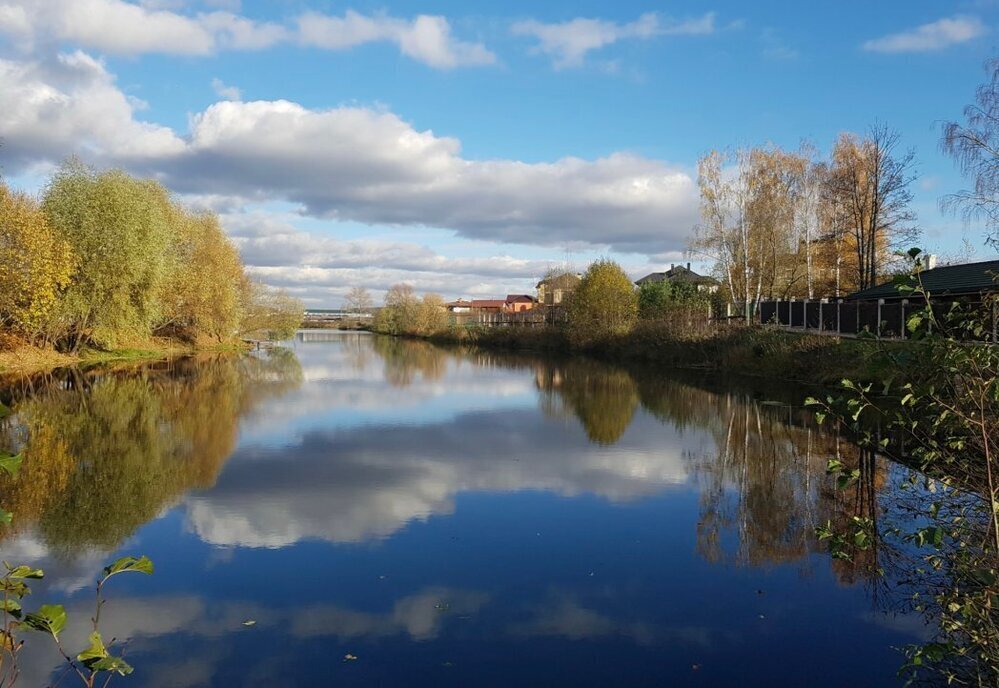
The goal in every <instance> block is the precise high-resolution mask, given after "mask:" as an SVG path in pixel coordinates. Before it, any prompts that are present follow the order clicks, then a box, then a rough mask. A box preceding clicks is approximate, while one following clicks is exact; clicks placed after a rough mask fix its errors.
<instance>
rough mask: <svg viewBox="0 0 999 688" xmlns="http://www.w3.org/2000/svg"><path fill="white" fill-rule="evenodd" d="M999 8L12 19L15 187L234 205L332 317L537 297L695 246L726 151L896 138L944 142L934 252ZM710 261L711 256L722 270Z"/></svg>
mask: <svg viewBox="0 0 999 688" xmlns="http://www.w3.org/2000/svg"><path fill="white" fill-rule="evenodd" d="M997 18H999V3H995V2H985V1H977V2H976V1H974V0H969V1H967V2H961V1H959V2H948V3H943V2H939V1H937V2H929V1H924V2H920V1H912V0H910V1H906V2H881V3H869V2H827V3H800V2H758V3H744V2H693V1H688V2H673V3H669V4H668V5H652V4H648V3H641V2H618V3H614V4H613V5H611V4H608V3H598V2H573V3H567V2H548V3H544V4H543V5H542V4H540V3H528V2H506V3H503V4H502V5H498V4H495V3H478V4H473V3H468V2H464V3H459V2H445V1H437V2H430V1H428V2H422V3H398V2H397V3H386V2H366V1H359V2H353V3H342V2H328V1H321V2H303V1H298V0H282V1H277V2H259V1H253V0H244V1H243V2H239V1H238V0H147V1H145V2H138V1H135V2H126V1H125V0H0V137H2V138H3V140H4V147H3V148H0V166H2V170H3V172H4V174H5V175H6V176H7V177H8V178H9V179H10V180H11V181H12V182H13V183H15V184H18V185H21V186H25V187H28V188H35V187H37V186H38V184H39V183H40V181H41V180H43V179H44V177H45V175H46V174H47V173H48V172H49V171H50V170H51V169H52V165H54V164H56V163H58V161H59V160H60V159H62V158H64V157H66V156H67V155H69V154H72V153H77V154H80V155H82V157H84V158H85V159H86V160H89V161H90V162H92V163H93V164H95V165H98V166H121V167H125V168H127V169H129V170H131V171H133V172H135V173H137V174H144V175H151V176H156V177H157V178H159V179H161V180H163V181H164V182H165V183H166V184H168V185H169V186H170V187H171V188H172V189H173V190H174V191H176V192H177V193H178V194H179V195H180V196H181V197H182V198H183V199H184V200H186V201H187V202H189V203H192V204H196V205H203V206H208V207H212V208H215V209H216V210H218V211H219V212H220V213H221V214H222V218H223V221H224V222H225V225H226V227H227V229H228V231H229V232H230V234H231V235H232V236H233V238H234V240H235V241H236V242H237V243H238V244H239V245H240V248H241V250H242V251H243V253H244V258H245V260H246V262H247V264H248V265H250V266H251V269H252V270H253V271H254V272H255V273H256V274H257V275H258V276H259V277H260V278H261V279H263V280H265V281H268V282H270V283H272V284H277V285H282V286H285V287H287V288H288V289H290V290H291V291H292V292H293V293H296V294H298V295H300V296H302V297H303V298H305V299H306V300H307V301H308V302H309V303H310V304H313V305H336V304H338V303H339V301H340V299H341V298H342V296H343V294H344V293H345V292H346V291H347V290H348V289H349V288H350V287H352V286H356V285H360V286H365V287H368V288H369V289H370V290H371V291H372V292H374V293H375V295H376V297H380V295H381V293H382V292H383V291H384V289H385V288H387V286H389V285H390V284H392V283H396V282H409V283H411V284H413V285H414V286H415V287H416V288H417V289H418V290H433V291H439V292H442V293H444V295H445V296H448V297H456V296H489V295H494V294H496V295H502V294H503V293H506V292H518V291H524V290H529V289H530V288H531V287H532V286H533V283H534V281H536V278H537V277H538V276H540V274H542V273H543V272H544V270H545V269H546V267H547V266H549V265H551V264H554V263H561V262H564V261H570V262H573V263H575V264H577V265H584V264H585V263H586V262H587V261H588V260H590V259H591V258H593V257H595V256H599V255H611V256H612V257H614V258H616V259H618V260H619V261H621V262H622V263H623V264H624V265H625V266H626V267H627V268H628V270H629V271H630V272H632V273H633V274H634V275H635V276H636V277H637V276H640V275H641V274H644V272H646V271H649V270H651V269H659V268H661V267H662V266H663V265H664V264H668V263H669V262H672V261H680V260H686V258H685V257H684V250H685V247H686V242H687V239H688V237H689V235H690V232H691V227H692V225H693V224H694V223H695V222H696V221H697V196H696V173H695V165H696V161H697V158H698V156H700V155H701V154H703V153H704V152H705V151H707V150H709V149H711V148H724V147H728V146H742V145H754V144H763V143H766V142H774V143H777V144H779V145H782V146H786V147H792V148H793V147H796V146H797V145H798V142H799V141H800V140H801V139H802V138H808V139H810V140H812V141H813V142H814V143H815V144H816V145H817V146H819V148H820V149H821V150H823V151H825V150H828V147H829V146H830V145H831V143H832V141H833V140H834V138H835V137H836V135H837V134H838V133H839V132H841V131H857V132H862V131H864V130H865V129H866V128H867V127H868V126H869V125H870V124H871V123H873V122H875V121H884V122H887V123H889V124H890V125H891V126H893V127H895V128H896V129H898V130H899V132H900V133H901V135H902V142H903V144H904V145H905V146H911V147H913V148H915V149H916V153H917V159H918V161H919V172H920V179H919V181H918V182H917V183H916V184H915V185H914V192H915V193H916V203H915V206H914V208H915V210H916V211H917V213H918V215H919V222H920V225H921V226H922V228H923V229H924V239H923V244H924V245H925V246H926V247H928V248H929V249H930V250H933V251H936V252H939V253H943V254H945V255H947V254H952V255H953V254H957V253H958V252H959V251H961V249H962V240H963V239H964V238H965V237H966V238H967V239H968V240H969V241H970V242H971V243H972V244H973V245H974V246H975V247H976V248H977V249H978V255H979V256H980V257H987V256H988V255H989V254H988V252H987V251H986V250H985V248H984V247H983V245H982V242H981V234H980V232H979V231H978V229H977V228H975V227H969V228H965V227H964V226H963V225H962V223H961V222H960V221H959V220H957V219H955V218H951V217H946V216H944V215H942V214H941V213H940V212H939V210H938V209H937V202H938V199H939V197H940V196H941V195H942V194H945V193H947V192H950V191H954V190H957V189H959V188H961V186H962V184H963V183H964V182H963V180H962V179H961V178H960V177H959V176H958V175H957V174H956V173H955V171H954V168H953V165H952V164H951V162H950V161H949V160H948V159H947V158H945V157H944V156H943V155H942V154H941V153H940V152H939V151H938V138H939V124H940V122H941V121H942V120H945V119H952V118H957V117H959V116H960V114H961V110H962V108H963V107H964V106H965V105H966V104H967V103H968V102H970V100H971V98H972V97H973V94H974V89H975V87H976V85H977V84H978V83H980V82H981V81H982V80H983V78H984V71H983V68H982V65H983V62H984V61H985V60H986V59H988V58H989V57H990V56H991V55H992V54H993V50H994V46H995V40H996V33H995V27H996V24H997ZM695 262H696V260H695Z"/></svg>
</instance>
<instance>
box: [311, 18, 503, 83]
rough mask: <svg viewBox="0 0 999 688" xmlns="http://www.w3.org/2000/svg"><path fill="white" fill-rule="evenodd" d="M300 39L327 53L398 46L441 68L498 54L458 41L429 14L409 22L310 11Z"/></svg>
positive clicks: (478, 62) (490, 61) (490, 60)
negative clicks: (377, 44) (380, 44)
mask: <svg viewBox="0 0 999 688" xmlns="http://www.w3.org/2000/svg"><path fill="white" fill-rule="evenodd" d="M298 39H299V41H300V42H301V43H302V44H304V45H308V46H313V47H317V48H324V49H326V50H347V49H349V48H353V47H355V46H358V45H362V44H364V43H374V42H389V43H395V44H396V45H397V46H398V47H399V50H400V52H402V54H403V55H406V56H408V57H411V58H413V59H415V60H418V61H419V62H423V63H425V64H428V65H430V66H431V67H437V68H439V69H451V68H453V67H458V66H471V65H488V64H493V63H495V62H496V55H494V54H493V53H492V52H490V51H489V50H488V49H487V48H486V47H485V46H484V45H482V44H481V43H466V42H464V41H459V40H456V39H455V38H454V37H453V36H452V35H451V25H450V24H449V23H448V21H447V19H445V18H444V17H436V16H428V15H419V16H417V17H416V18H414V19H412V20H405V19H399V18H396V17H391V16H389V15H387V14H376V15H373V16H365V15H362V14H359V13H358V12H354V11H352V10H347V12H346V13H345V14H344V15H343V16H342V17H337V16H329V15H325V14H320V13H318V12H307V13H305V14H303V15H302V16H300V17H299V18H298Z"/></svg>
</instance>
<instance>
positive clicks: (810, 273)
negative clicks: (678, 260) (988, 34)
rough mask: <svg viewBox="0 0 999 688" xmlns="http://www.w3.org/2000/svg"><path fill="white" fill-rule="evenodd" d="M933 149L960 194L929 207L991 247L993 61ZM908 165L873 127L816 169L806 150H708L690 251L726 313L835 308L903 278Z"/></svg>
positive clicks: (909, 215)
mask: <svg viewBox="0 0 999 688" xmlns="http://www.w3.org/2000/svg"><path fill="white" fill-rule="evenodd" d="M986 71H987V72H988V75H989V76H988V79H987V80H986V82H985V83H984V84H982V85H981V86H980V87H979V88H978V91H977V92H976V95H975V102H974V103H972V104H970V105H968V106H967V107H966V108H965V110H964V121H961V122H958V121H952V122H946V123H945V124H944V125H943V127H942V131H941V137H940V148H941V150H942V151H943V152H944V153H946V154H947V155H949V156H950V157H951V158H952V159H953V160H954V161H955V163H956V165H957V167H958V169H959V170H960V172H961V173H962V174H963V175H964V176H965V177H966V178H968V179H969V181H970V182H971V183H972V188H970V189H967V190H962V191H957V192H955V193H951V194H948V195H946V196H945V197H943V198H942V199H941V203H940V205H941V207H942V208H943V209H944V210H946V211H954V212H957V213H959V214H961V215H962V216H963V218H964V219H965V220H966V221H977V222H980V223H981V224H982V226H983V228H984V230H985V241H986V244H988V245H991V246H993V247H996V246H999V181H997V179H999V177H997V175H996V172H997V171H999V153H997V151H999V60H992V61H990V62H989V63H987V65H986ZM916 178H917V176H916V158H915V154H914V151H913V150H912V149H905V148H903V147H902V145H901V139H900V136H899V134H898V133H897V132H896V131H894V130H893V129H891V128H890V127H889V126H887V125H885V124H875V125H874V126H872V127H871V128H870V129H869V130H868V132H867V133H866V134H864V135H857V134H852V133H843V134H840V136H839V137H838V138H837V140H836V141H835V143H834V144H833V146H832V150H831V151H830V153H829V155H828V156H827V157H822V156H820V155H819V153H818V151H817V149H816V148H815V146H813V145H812V144H810V143H807V142H805V143H802V144H801V145H800V146H799V148H798V149H797V150H785V149H783V148H781V147H779V146H775V145H772V144H770V145H765V146H755V147H747V148H739V149H736V150H728V151H719V150H712V151H709V152H708V153H706V154H705V155H704V156H702V157H701V159H700V160H699V162H698V186H699V189H700V199H701V208H700V214H701V221H700V224H699V225H698V226H697V227H696V229H695V236H694V239H693V241H692V242H691V246H690V248H691V249H692V251H694V252H695V253H698V254H700V255H703V256H705V257H707V258H708V259H711V260H713V261H714V262H715V273H716V276H718V277H719V278H720V279H721V280H722V283H723V284H724V287H725V290H726V291H727V292H728V295H729V297H730V299H731V300H732V301H733V302H736V303H744V304H751V303H756V302H759V301H760V300H762V299H786V298H792V297H793V298H810V299H812V298H820V297H840V296H844V295H846V294H848V293H850V292H853V291H857V290H861V289H867V288H868V287H872V286H875V285H876V284H878V283H879V282H881V281H883V280H884V279H885V278H886V277H887V276H889V275H890V274H891V273H893V272H894V271H896V269H900V270H905V269H907V266H906V265H905V264H904V260H900V259H898V257H897V256H898V253H899V252H900V250H904V249H907V248H909V247H910V246H911V245H912V243H913V242H914V241H915V240H916V239H917V238H918V236H919V227H918V225H917V223H916V215H915V213H914V212H913V211H912V209H911V207H910V205H911V202H912V198H913V196H912V191H911V185H912V183H913V182H914V181H915V180H916Z"/></svg>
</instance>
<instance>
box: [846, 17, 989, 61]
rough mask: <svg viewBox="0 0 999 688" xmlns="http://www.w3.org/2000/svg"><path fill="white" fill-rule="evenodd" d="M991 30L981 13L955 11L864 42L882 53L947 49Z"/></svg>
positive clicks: (865, 46) (865, 45) (865, 47)
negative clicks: (974, 14) (949, 15)
mask: <svg viewBox="0 0 999 688" xmlns="http://www.w3.org/2000/svg"><path fill="white" fill-rule="evenodd" d="M986 33H988V27H987V26H985V24H984V23H982V20H981V19H979V18H978V17H972V16H965V15H955V16H953V17H946V18H944V19H939V20H937V21H935V22H930V23H929V24H923V25H921V26H917V27H916V28H914V29H910V30H908V31H902V32H900V33H893V34H889V35H887V36H882V37H881V38H875V39H872V40H869V41H867V42H866V43H864V45H863V48H864V50H870V51H873V52H879V53H919V52H932V51H936V50H943V49H944V48H948V47H950V46H952V45H958V44H960V43H967V42H968V41H970V40H973V39H975V38H978V37H979V36H983V35H985V34H986Z"/></svg>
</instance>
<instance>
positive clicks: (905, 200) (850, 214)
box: [828, 124, 918, 289]
mask: <svg viewBox="0 0 999 688" xmlns="http://www.w3.org/2000/svg"><path fill="white" fill-rule="evenodd" d="M898 144H899V135H898V133H897V132H896V131H894V130H892V129H890V128H889V127H888V126H887V125H883V124H875V125H874V126H872V127H871V129H870V131H869V132H868V134H867V136H866V137H864V138H863V139H860V138H858V137H856V136H854V135H851V134H842V135H840V137H839V140H838V141H837V142H836V145H835V147H834V148H833V160H832V170H831V174H830V176H829V181H828V184H829V191H830V193H831V196H832V198H833V199H834V201H835V202H836V203H837V205H838V206H839V209H840V211H841V212H842V213H843V216H844V217H845V219H846V221H847V227H848V231H849V234H850V239H851V241H852V243H853V246H852V248H853V250H854V251H855V253H856V265H855V268H856V276H857V287H858V288H859V289H867V288H868V287H872V286H874V285H875V284H876V283H877V280H878V278H879V277H880V276H881V274H882V273H883V270H884V264H885V262H886V261H887V260H888V259H889V258H890V256H891V255H892V249H896V248H904V244H905V243H907V242H911V241H913V240H914V239H915V238H916V237H917V236H918V229H917V228H916V227H915V225H914V224H913V223H914V221H915V214H914V213H913V212H912V211H911V210H910V208H909V204H910V203H911V202H912V192H911V191H910V190H909V186H910V185H911V184H912V182H913V180H914V179H915V174H914V168H915V153H914V152H913V151H912V150H911V149H910V150H907V151H905V152H904V153H901V154H900V153H899V152H898V151H897V148H898Z"/></svg>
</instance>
